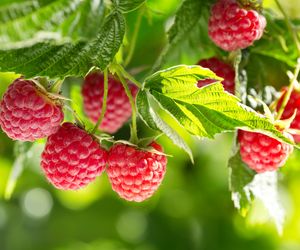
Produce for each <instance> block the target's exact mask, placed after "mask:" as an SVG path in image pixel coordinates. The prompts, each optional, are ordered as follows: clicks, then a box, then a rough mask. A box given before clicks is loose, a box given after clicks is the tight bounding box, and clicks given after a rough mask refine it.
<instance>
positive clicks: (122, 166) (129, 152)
mask: <svg viewBox="0 0 300 250" xmlns="http://www.w3.org/2000/svg"><path fill="white" fill-rule="evenodd" d="M150 146H151V147H153V148H154V149H156V150H157V151H160V152H162V151H163V149H162V147H161V146H160V145H158V144H157V143H155V142H152V143H151V144H150ZM166 165H167V157H166V156H164V155H160V154H155V153H151V152H148V151H143V150H139V149H137V148H135V147H133V146H129V145H125V144H116V145H114V146H113V147H112V148H111V149H110V151H109V156H108V168H107V174H108V177H109V180H110V183H111V185H112V188H113V190H114V191H116V192H117V193H118V194H119V196H120V197H122V198H123V199H125V200H128V201H136V202H141V201H144V200H145V199H148V198H149V197H151V196H152V195H153V193H154V192H155V191H156V190H157V189H158V186H159V185H160V183H161V182H162V180H163V178H164V175H165V172H166Z"/></svg>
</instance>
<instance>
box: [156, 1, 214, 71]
mask: <svg viewBox="0 0 300 250" xmlns="http://www.w3.org/2000/svg"><path fill="white" fill-rule="evenodd" d="M213 2H214V1H213V0H209V1H205V0H185V1H183V3H182V5H181V7H180V8H179V9H178V11H177V13H176V15H175V21H174V24H173V25H172V26H171V28H170V30H169V32H168V43H167V44H166V46H165V48H164V49H163V51H162V53H161V55H160V57H159V59H158V60H157V62H156V63H155V66H154V69H155V70H157V69H159V68H160V67H161V65H164V64H165V62H166V61H167V60H168V59H169V58H170V61H171V62H172V63H173V64H174V62H175V63H176V62H177V63H181V60H180V59H182V57H183V56H182V54H186V53H185V52H186V51H188V52H190V53H188V57H189V58H191V57H192V58H193V60H195V61H193V62H192V63H196V61H198V60H199V56H200V54H201V55H202V56H203V54H204V55H205V54H206V53H212V48H213V47H214V45H213V44H212V42H211V40H210V39H209V38H208V35H207V33H208V32H207V19H208V13H209V9H210V4H212V3H213ZM197 52H198V53H197ZM178 53H179V55H177V54H178ZM191 55H193V56H191ZM174 56H177V57H178V58H174ZM188 63H191V62H188Z"/></svg>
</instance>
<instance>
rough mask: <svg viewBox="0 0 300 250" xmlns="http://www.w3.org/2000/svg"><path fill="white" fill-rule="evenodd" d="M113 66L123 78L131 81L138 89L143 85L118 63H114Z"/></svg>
mask: <svg viewBox="0 0 300 250" xmlns="http://www.w3.org/2000/svg"><path fill="white" fill-rule="evenodd" d="M115 66H116V67H117V69H118V71H119V72H120V73H121V74H122V75H123V77H124V78H126V79H128V80H129V81H131V82H132V83H133V84H135V85H136V86H137V87H138V88H140V89H141V88H142V87H143V85H142V84H141V83H140V82H139V81H137V80H136V79H135V78H134V77H133V76H132V75H130V74H129V73H128V72H127V71H126V70H125V69H124V68H123V67H122V66H121V65H120V64H116V65H115Z"/></svg>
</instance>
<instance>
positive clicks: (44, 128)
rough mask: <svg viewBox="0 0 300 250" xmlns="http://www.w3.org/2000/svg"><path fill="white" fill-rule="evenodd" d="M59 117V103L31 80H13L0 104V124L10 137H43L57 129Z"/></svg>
mask: <svg viewBox="0 0 300 250" xmlns="http://www.w3.org/2000/svg"><path fill="white" fill-rule="evenodd" d="M63 119H64V115H63V112H62V108H61V106H60V105H59V104H56V103H55V101H54V100H52V99H50V98H49V97H48V96H47V93H44V92H42V91H41V90H40V89H39V88H38V87H37V86H36V85H35V83H34V82H33V81H31V80H25V79H22V78H19V79H16V80H15V81H14V82H13V83H12V84H11V85H10V86H9V87H8V89H7V91H6V92H5V94H4V96H3V99H2V101H1V103H0V126H1V128H2V130H3V131H4V132H5V133H6V134H7V136H8V137H10V138H11V139H13V140H19V141H34V140H36V139H40V138H44V137H47V136H49V135H51V134H53V133H55V132H56V131H57V130H58V129H59V126H60V124H61V122H62V121H63Z"/></svg>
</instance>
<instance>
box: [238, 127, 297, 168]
mask: <svg viewBox="0 0 300 250" xmlns="http://www.w3.org/2000/svg"><path fill="white" fill-rule="evenodd" d="M285 135H286V136H287V137H290V138H291V140H292V139H293V138H292V136H291V135H290V134H287V133H286V134H285ZM238 140H239V143H240V154H241V157H242V160H243V162H245V163H246V164H247V165H248V166H249V167H250V168H251V169H253V170H255V171H256V172H257V173H263V172H266V171H275V170H277V169H278V168H279V167H282V166H283V165H284V164H285V162H286V160H287V158H288V157H289V155H290V154H291V153H292V152H293V146H291V145H289V144H287V143H283V142H280V141H278V140H276V139H274V138H271V137H269V136H267V135H264V134H261V133H257V132H248V131H243V130H239V131H238Z"/></svg>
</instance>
